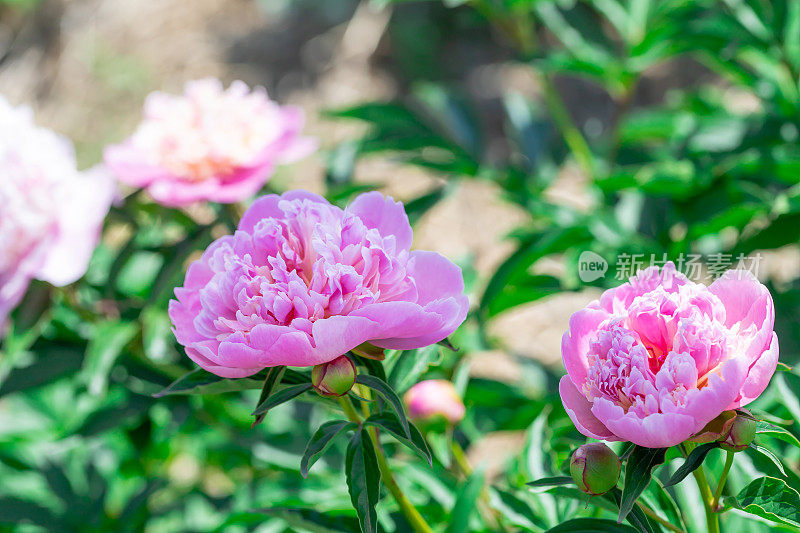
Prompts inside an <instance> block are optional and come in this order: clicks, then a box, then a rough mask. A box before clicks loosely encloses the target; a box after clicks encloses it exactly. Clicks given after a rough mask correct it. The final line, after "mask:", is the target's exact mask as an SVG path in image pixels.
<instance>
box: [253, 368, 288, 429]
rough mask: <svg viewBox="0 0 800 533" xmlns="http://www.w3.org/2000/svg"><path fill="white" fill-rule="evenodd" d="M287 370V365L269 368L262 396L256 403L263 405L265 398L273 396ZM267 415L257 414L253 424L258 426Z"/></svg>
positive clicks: (262, 388)
mask: <svg viewBox="0 0 800 533" xmlns="http://www.w3.org/2000/svg"><path fill="white" fill-rule="evenodd" d="M285 371H286V366H285V365H280V366H273V367H270V368H268V369H267V377H266V378H264V386H263V387H261V396H259V398H258V404H256V405H261V404H262V403H264V400H266V399H267V398H269V397H270V396H272V393H273V392H274V391H275V387H277V386H278V385H280V383H281V380H282V379H283V373H284V372H285ZM265 416H266V413H263V414H260V415H258V416H256V420H255V422H253V425H254V426H256V425H258V424H260V423H261V422H263V421H264V417H265Z"/></svg>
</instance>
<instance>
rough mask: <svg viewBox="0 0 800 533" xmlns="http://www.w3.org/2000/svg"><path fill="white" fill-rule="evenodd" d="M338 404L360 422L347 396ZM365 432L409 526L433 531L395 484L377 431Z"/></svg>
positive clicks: (421, 531) (423, 531)
mask: <svg viewBox="0 0 800 533" xmlns="http://www.w3.org/2000/svg"><path fill="white" fill-rule="evenodd" d="M339 405H341V406H342V410H343V411H344V413H345V414H346V415H347V418H348V419H349V420H350V421H351V422H355V423H356V424H359V425H360V424H361V423H362V422H361V417H360V416H358V413H357V412H356V410H355V408H354V407H353V404H352V402H350V400H349V399H348V398H346V397H345V398H339ZM367 433H369V437H370V439H371V440H372V444H373V446H374V447H375V455H376V456H377V458H378V470H380V472H381V479H382V480H383V483H384V484H385V485H386V488H388V489H389V492H390V493H392V496H393V497H394V499H395V501H396V502H397V505H398V506H399V507H400V511H401V512H402V513H403V515H404V516H405V517H406V520H408V523H409V525H411V528H412V529H413V530H414V531H416V533H433V529H432V528H431V526H429V525H428V523H427V522H425V519H424V518H422V515H421V514H419V511H417V508H416V507H414V505H413V504H412V503H411V502H410V501H409V499H408V498H407V497H406V495H405V493H403V490H402V489H401V488H400V485H398V484H397V480H395V478H394V474H393V473H392V469H391V468H390V467H389V462H388V461H387V460H386V454H385V453H384V451H383V446H381V443H380V440H379V439H378V432H377V431H376V430H375V428H373V427H370V428H367Z"/></svg>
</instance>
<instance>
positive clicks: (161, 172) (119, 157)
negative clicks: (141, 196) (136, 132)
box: [103, 142, 173, 187]
mask: <svg viewBox="0 0 800 533" xmlns="http://www.w3.org/2000/svg"><path fill="white" fill-rule="evenodd" d="M103 161H104V162H105V164H106V166H107V167H108V169H109V170H110V171H111V172H112V173H113V174H114V175H115V176H116V177H117V179H119V180H120V181H121V182H123V183H125V184H127V185H130V186H131V187H146V186H148V185H150V184H151V183H153V182H154V181H158V180H161V179H171V178H172V177H173V176H172V173H171V172H169V171H168V170H167V169H165V168H163V167H159V166H157V165H151V164H149V163H147V162H146V161H147V154H143V153H142V152H141V151H140V150H139V149H138V148H136V147H135V146H133V144H131V143H130V142H126V143H124V144H118V145H113V146H108V147H106V149H105V150H104V151H103Z"/></svg>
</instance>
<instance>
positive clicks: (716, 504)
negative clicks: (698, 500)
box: [711, 451, 734, 512]
mask: <svg viewBox="0 0 800 533" xmlns="http://www.w3.org/2000/svg"><path fill="white" fill-rule="evenodd" d="M733 456H734V452H732V451H728V452H727V455H726V456H725V467H724V468H723V469H722V475H721V476H720V477H719V484H718V485H717V490H716V491H715V492H714V499H713V500H712V501H711V508H712V509H713V510H714V512H719V510H720V505H719V499H720V497H721V496H722V490H723V489H724V488H725V482H726V481H727V480H728V472H730V471H731V466H732V465H733Z"/></svg>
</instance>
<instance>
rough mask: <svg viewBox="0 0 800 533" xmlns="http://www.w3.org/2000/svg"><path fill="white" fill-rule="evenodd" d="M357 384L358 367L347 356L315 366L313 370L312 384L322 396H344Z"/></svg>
mask: <svg viewBox="0 0 800 533" xmlns="http://www.w3.org/2000/svg"><path fill="white" fill-rule="evenodd" d="M355 382H356V365H354V364H353V361H351V360H350V358H349V357H347V356H346V355H342V356H340V357H338V358H336V359H334V360H333V361H329V362H327V363H323V364H321V365H317V366H315V367H314V368H313V369H312V370H311V383H313V385H314V388H315V389H316V391H317V392H318V393H320V394H321V395H322V396H327V397H338V396H344V395H345V394H347V393H348V392H350V389H352V388H353V385H354V384H355Z"/></svg>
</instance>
